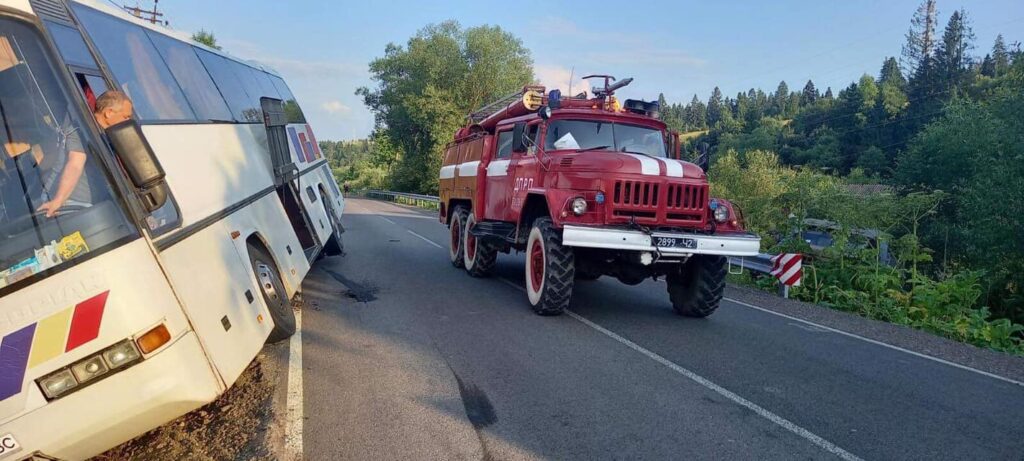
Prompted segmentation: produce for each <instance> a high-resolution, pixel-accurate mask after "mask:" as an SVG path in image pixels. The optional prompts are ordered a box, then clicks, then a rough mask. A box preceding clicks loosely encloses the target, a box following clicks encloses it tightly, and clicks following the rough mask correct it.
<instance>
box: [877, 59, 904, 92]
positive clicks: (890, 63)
mask: <svg viewBox="0 0 1024 461" xmlns="http://www.w3.org/2000/svg"><path fill="white" fill-rule="evenodd" d="M878 84H879V85H886V84H892V85H896V86H897V87H898V88H900V89H902V88H904V87H905V86H907V79H905V78H903V72H900V64H899V63H898V62H896V58H893V57H889V58H886V59H885V62H883V63H882V70H881V71H880V72H879V73H878Z"/></svg>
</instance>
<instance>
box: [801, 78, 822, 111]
mask: <svg viewBox="0 0 1024 461" xmlns="http://www.w3.org/2000/svg"><path fill="white" fill-rule="evenodd" d="M817 101H818V89H817V88H815V87H814V82H812V81H810V80H808V81H807V84H806V85H804V91H803V92H802V93H800V105H801V106H809V105H811V104H814V103H815V102H817Z"/></svg>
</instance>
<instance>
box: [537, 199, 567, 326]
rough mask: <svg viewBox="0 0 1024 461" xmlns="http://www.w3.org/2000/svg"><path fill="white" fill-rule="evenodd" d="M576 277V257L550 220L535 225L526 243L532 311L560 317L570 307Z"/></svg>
mask: <svg viewBox="0 0 1024 461" xmlns="http://www.w3.org/2000/svg"><path fill="white" fill-rule="evenodd" d="M575 275H576V263H575V255H574V253H573V250H572V248H571V247H566V246H563V245H562V237H561V236H560V235H559V234H558V232H557V231H556V230H555V228H554V227H553V226H552V224H551V220H550V219H549V218H540V219H537V220H536V221H534V222H533V228H532V229H530V236H529V238H528V240H527V242H526V294H527V297H528V298H529V300H530V305H531V306H533V311H534V312H536V313H537V314H540V315H559V314H561V313H562V312H564V311H565V309H566V308H567V307H569V300H570V299H571V298H572V288H573V283H574V281H575Z"/></svg>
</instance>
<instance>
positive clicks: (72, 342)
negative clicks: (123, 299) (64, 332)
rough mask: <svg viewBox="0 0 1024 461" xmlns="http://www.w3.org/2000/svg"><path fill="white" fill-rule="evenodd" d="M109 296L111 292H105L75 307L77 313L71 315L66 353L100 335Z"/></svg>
mask: <svg viewBox="0 0 1024 461" xmlns="http://www.w3.org/2000/svg"><path fill="white" fill-rule="evenodd" d="M108 294H110V292H109V291H104V292H103V293H100V294H98V295H96V296H93V297H92V298H89V299H87V300H85V301H82V302H80V303H78V305H77V306H75V313H74V314H72V315H71V331H70V332H69V333H68V344H67V346H66V347H65V348H64V352H70V351H71V350H72V349H74V348H76V347H78V346H81V345H82V344H85V343H87V342H89V341H92V340H94V339H96V337H97V336H99V335H100V322H102V321H103V308H104V307H106V305H107V295H108Z"/></svg>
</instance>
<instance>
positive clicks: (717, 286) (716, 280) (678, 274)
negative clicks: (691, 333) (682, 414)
mask: <svg viewBox="0 0 1024 461" xmlns="http://www.w3.org/2000/svg"><path fill="white" fill-rule="evenodd" d="M725 263H726V259H725V257H723V256H707V255H697V256H693V257H692V258H690V261H688V262H687V263H686V264H684V265H682V266H681V267H680V268H679V270H678V271H675V272H671V273H669V274H668V278H667V282H668V296H669V299H670V300H672V308H673V309H675V311H676V312H677V313H678V314H680V315H683V316H686V317H707V316H709V315H711V313H712V312H714V311H715V309H718V305H719V303H721V302H722V297H723V296H724V295H725V275H726V271H727V268H726V265H725Z"/></svg>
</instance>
